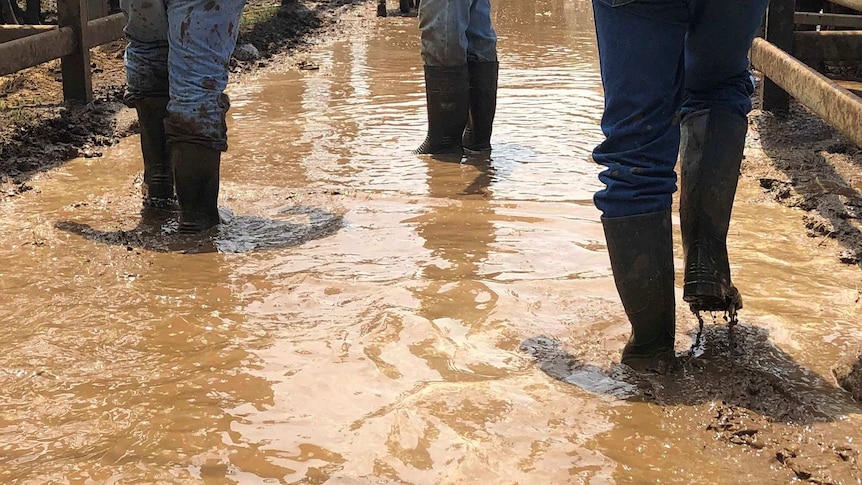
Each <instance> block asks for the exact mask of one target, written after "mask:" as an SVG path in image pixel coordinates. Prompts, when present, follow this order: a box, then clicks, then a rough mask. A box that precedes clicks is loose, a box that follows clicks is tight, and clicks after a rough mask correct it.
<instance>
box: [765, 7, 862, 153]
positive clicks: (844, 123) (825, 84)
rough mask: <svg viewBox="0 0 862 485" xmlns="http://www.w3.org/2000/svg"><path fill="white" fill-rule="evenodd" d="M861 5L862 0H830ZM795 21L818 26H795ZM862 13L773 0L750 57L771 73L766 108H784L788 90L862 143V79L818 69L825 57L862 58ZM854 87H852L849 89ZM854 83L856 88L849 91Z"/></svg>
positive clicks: (849, 136)
mask: <svg viewBox="0 0 862 485" xmlns="http://www.w3.org/2000/svg"><path fill="white" fill-rule="evenodd" d="M829 1H830V2H832V3H834V4H837V5H841V6H843V7H847V8H851V9H854V10H856V11H862V0H829ZM797 25H808V26H820V29H819V30H807V31H797V29H796V26H797ZM835 27H837V28H845V29H862V15H858V14H828V13H810V12H797V11H796V0H771V2H770V5H769V10H768V11H767V15H766V23H765V27H764V38H758V39H755V40H754V44H753V45H752V48H751V62H752V64H753V65H754V67H755V68H756V69H757V70H758V71H760V72H762V73H763V75H764V76H765V77H766V78H767V79H766V80H765V81H764V83H763V84H762V91H761V95H762V96H761V100H762V102H763V109H765V110H769V111H786V110H787V108H788V105H789V101H790V96H793V97H794V98H796V99H797V100H798V101H799V102H800V103H802V104H803V105H804V106H806V107H807V108H808V109H810V110H812V111H813V112H814V113H816V114H817V115H818V116H820V117H821V118H822V119H823V120H824V121H826V122H827V123H829V124H830V125H832V126H833V127H834V128H835V129H837V130H838V131H840V132H841V133H842V134H844V135H845V136H846V137H847V138H849V139H850V140H852V141H853V142H854V143H856V144H857V145H859V146H862V98H860V97H859V96H858V95H857V94H856V93H862V83H853V82H847V81H841V80H838V81H836V80H832V79H829V78H828V77H826V76H825V75H823V74H821V73H820V72H818V70H817V69H818V68H819V67H821V66H822V64H823V63H824V62H835V61H849V62H854V63H857V64H858V63H860V62H862V31H860V30H827V29H826V28H835ZM848 88H850V89H848ZM851 89H852V90H853V91H855V92H853V91H851Z"/></svg>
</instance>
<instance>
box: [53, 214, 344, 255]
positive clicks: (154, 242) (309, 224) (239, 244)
mask: <svg viewBox="0 0 862 485" xmlns="http://www.w3.org/2000/svg"><path fill="white" fill-rule="evenodd" d="M226 212H227V211H224V210H223V217H222V219H223V221H224V222H223V223H222V224H220V225H219V226H218V227H217V228H216V229H215V230H213V231H210V232H207V233H204V234H203V235H189V236H186V235H179V234H177V233H176V231H177V222H176V218H175V217H173V215H172V214H169V213H162V214H159V215H156V216H154V217H143V218H142V219H141V222H140V223H139V224H138V226H137V227H135V228H134V229H130V230H116V231H105V230H101V229H96V228H93V227H91V226H90V225H89V224H84V223H79V222H74V221H60V222H58V223H57V224H56V227H57V229H60V230H63V231H66V232H70V233H73V234H77V235H79V236H81V237H83V238H85V239H88V240H90V241H93V242H97V243H101V244H109V245H113V246H125V247H127V248H129V249H130V250H131V249H133V248H139V249H146V250H148V251H155V252H187V253H206V252H222V253H247V252H252V251H266V250H275V249H284V248H289V247H293V246H299V245H301V244H304V243H306V242H309V241H313V240H315V239H321V238H324V237H327V236H330V235H332V234H335V233H336V232H338V230H339V229H341V228H342V227H343V225H344V218H343V216H341V215H337V214H333V213H331V212H328V211H325V210H323V209H320V208H317V207H312V206H289V207H285V208H283V209H280V210H279V211H278V214H277V217H278V219H271V218H266V217H257V216H238V217H234V216H232V215H230V214H226Z"/></svg>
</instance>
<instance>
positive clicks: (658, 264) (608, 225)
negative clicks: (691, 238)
mask: <svg viewBox="0 0 862 485" xmlns="http://www.w3.org/2000/svg"><path fill="white" fill-rule="evenodd" d="M602 226H603V227H604V230H605V238H606V239H607V243H608V254H609V255H610V260H611V269H613V272H614V282H615V283H616V286H617V292H619V295H620V300H621V301H622V303H623V308H625V310H626V315H627V316H628V318H629V322H630V323H631V325H632V336H631V338H630V339H629V341H628V343H627V344H626V346H625V348H624V349H623V355H622V360H621V362H622V363H623V364H626V365H628V366H629V367H632V368H633V369H635V370H638V371H645V370H658V371H664V370H668V368H672V367H674V366H675V361H676V359H675V354H674V351H673V344H674V338H675V334H676V313H675V310H674V297H673V294H674V288H673V243H672V233H671V222H670V210H666V211H662V212H654V213H651V214H642V215H636V216H630V217H616V218H611V219H607V218H602Z"/></svg>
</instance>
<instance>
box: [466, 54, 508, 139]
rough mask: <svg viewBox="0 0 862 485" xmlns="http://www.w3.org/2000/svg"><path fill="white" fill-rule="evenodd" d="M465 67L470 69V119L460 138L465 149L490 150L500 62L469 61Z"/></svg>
mask: <svg viewBox="0 0 862 485" xmlns="http://www.w3.org/2000/svg"><path fill="white" fill-rule="evenodd" d="M467 68H468V70H469V71H470V120H469V122H468V123H467V129H466V130H464V136H463V137H462V138H461V140H462V143H463V145H464V149H466V150H469V151H471V152H490V151H491V128H492V126H493V124H494V113H495V112H496V111H497V73H498V72H499V69H500V63H498V62H469V63H467Z"/></svg>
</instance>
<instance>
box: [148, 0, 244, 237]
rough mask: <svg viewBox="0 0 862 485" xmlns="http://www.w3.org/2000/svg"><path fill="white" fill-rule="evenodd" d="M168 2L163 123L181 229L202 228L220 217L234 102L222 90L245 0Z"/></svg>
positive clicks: (182, 0)
mask: <svg viewBox="0 0 862 485" xmlns="http://www.w3.org/2000/svg"><path fill="white" fill-rule="evenodd" d="M168 2H169V3H168V22H169V33H168V42H169V44H170V52H169V55H168V67H169V76H170V97H171V100H170V103H169V104H168V107H167V109H168V119H167V121H166V122H165V129H166V134H167V138H168V143H169V146H170V151H171V161H172V163H173V167H174V176H175V178H176V191H177V199H178V202H179V205H180V230H181V231H182V232H198V231H201V230H204V229H207V228H209V227H212V226H214V225H216V224H218V223H219V215H218V205H217V202H218V187H219V165H220V161H221V152H223V151H225V150H227V125H226V124H225V116H226V114H227V110H228V108H229V107H230V100H229V99H228V97H227V95H226V94H224V90H225V87H226V86H227V82H228V62H229V60H230V56H231V54H232V53H233V50H234V47H235V46H236V37H237V33H238V31H239V21H240V16H241V14H242V10H243V7H244V5H245V0H224V1H220V2H212V1H210V0H168Z"/></svg>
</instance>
